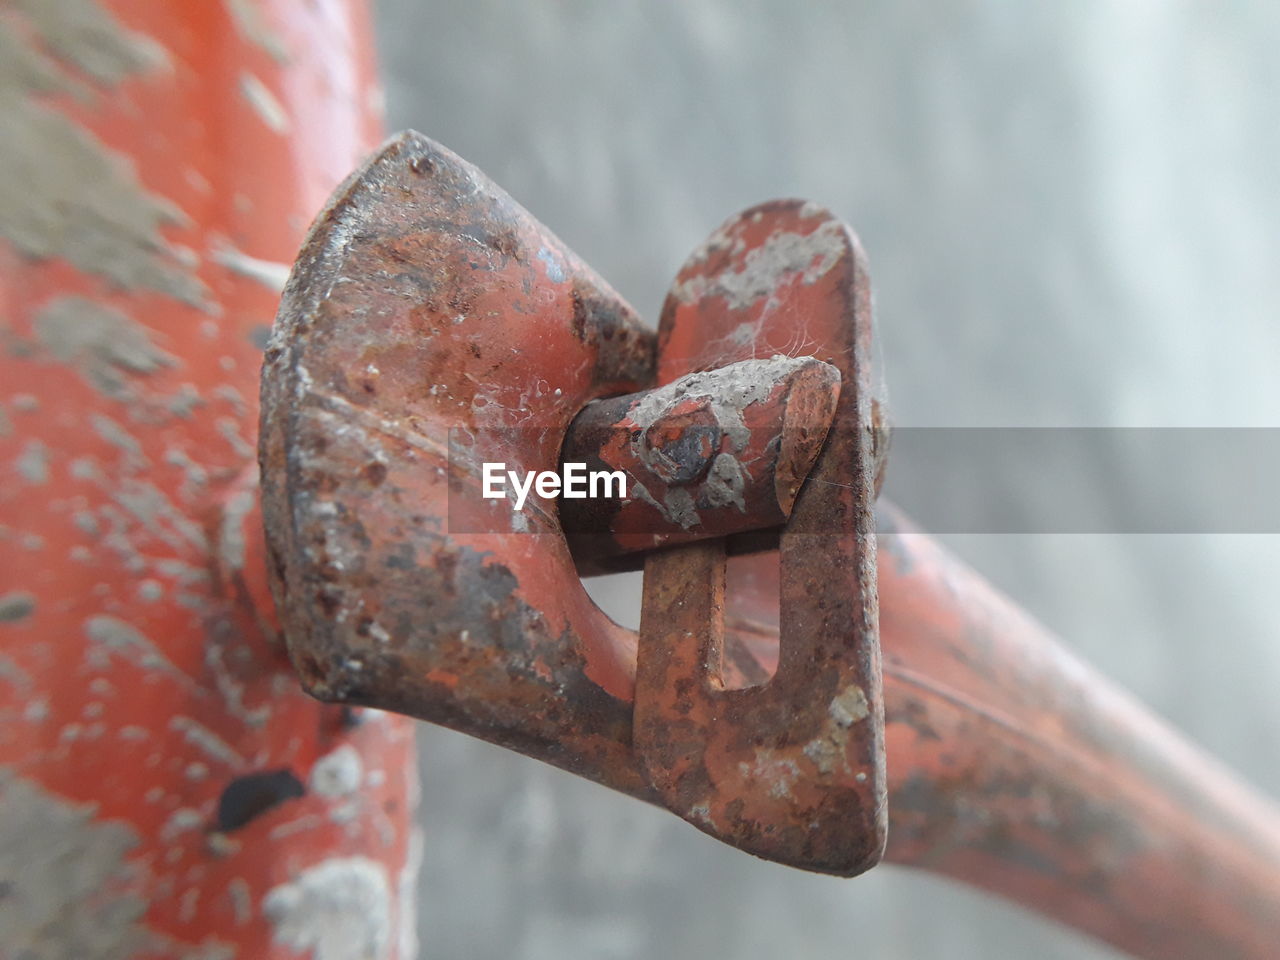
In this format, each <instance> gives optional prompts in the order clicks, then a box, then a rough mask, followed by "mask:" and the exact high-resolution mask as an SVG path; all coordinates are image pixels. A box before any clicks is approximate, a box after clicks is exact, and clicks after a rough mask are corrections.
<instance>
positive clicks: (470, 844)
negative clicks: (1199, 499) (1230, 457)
mask: <svg viewBox="0 0 1280 960" xmlns="http://www.w3.org/2000/svg"><path fill="white" fill-rule="evenodd" d="M1121 6H1123V9H1120V7H1121ZM380 33H381V53H382V57H383V61H384V66H385V69H386V76H387V87H388V102H389V110H390V123H391V125H392V127H393V128H394V127H402V126H413V127H416V128H418V129H420V130H422V131H423V132H425V133H427V134H428V135H430V136H432V137H434V138H436V139H438V140H440V141H442V142H443V143H445V144H446V145H448V146H450V147H451V148H452V149H454V150H456V151H457V152H458V153H460V154H461V155H463V156H464V157H466V158H468V159H469V160H471V161H473V162H475V163H477V164H478V165H479V166H481V167H482V168H483V169H484V170H485V171H486V172H488V173H489V174H490V175H491V176H492V177H493V178H494V179H495V180H496V181H498V182H499V183H501V184H502V185H503V186H505V187H506V188H507V189H508V190H509V191H510V192H511V193H512V194H513V195H514V196H515V197H516V198H517V199H518V200H520V201H521V202H522V203H524V204H525V205H526V206H527V207H528V208H529V209H530V210H532V211H533V213H534V214H535V215H536V216H538V217H539V218H540V219H542V220H543V221H544V222H545V223H547V224H548V225H550V226H551V227H552V229H554V230H555V231H557V232H558V233H559V234H560V235H561V236H562V237H563V238H564V240H565V241H566V242H568V243H569V245H570V246H572V247H573V248H575V249H576V250H577V251H578V252H579V253H580V254H582V255H583V256H584V257H585V258H586V259H587V260H588V261H589V262H590V263H592V264H593V265H594V266H595V267H596V268H597V269H598V270H599V271H600V272H601V273H602V274H603V275H604V276H606V277H608V278H609V279H610V280H611V282H612V283H613V284H614V285H615V286H616V287H617V288H618V289H619V290H620V291H621V292H622V293H623V295H624V296H626V297H627V298H628V299H630V300H631V302H632V303H633V304H634V305H635V306H636V307H638V308H639V309H640V310H641V311H642V312H644V313H645V314H646V315H648V316H650V317H653V316H655V314H656V311H657V308H658V306H659V304H660V303H661V300H662V297H663V295H664V293H665V290H666V287H667V284H668V283H669V282H670V279H671V277H672V275H673V273H674V271H675V269H676V267H677V266H678V264H679V263H680V261H681V260H682V259H683V258H684V256H685V255H686V254H687V253H688V252H689V250H690V249H691V248H692V247H693V246H694V245H695V244H696V243H697V242H698V241H699V240H701V238H702V237H703V236H705V234H706V233H707V232H708V231H709V230H711V229H712V228H713V227H715V226H716V225H717V224H718V223H719V222H720V221H721V220H723V219H724V218H725V217H726V216H728V215H729V214H730V213H732V212H734V211H735V210H737V209H739V208H741V207H744V206H746V205H749V204H751V203H754V202H756V201H759V200H763V199H767V198H770V197H774V196H786V195H799V196H804V197H809V198H812V199H815V200H818V201H820V202H822V203H824V204H826V205H828V206H830V207H832V208H833V209H835V210H836V211H837V212H839V213H840V214H842V215H843V216H845V217H846V218H847V219H848V220H849V221H850V222H851V223H853V224H854V226H855V227H856V229H857V230H858V231H859V233H860V235H861V237H862V240H863V242H864V244H865V246H866V248H867V250H868V251H869V253H870V256H871V262H872V271H873V274H872V275H873V277H874V279H875V282H876V290H877V298H878V314H879V320H880V325H881V336H882V340H883V343H884V353H885V362H886V369H887V375H888V380H889V384H890V390H891V398H892V409H893V411H894V416H895V420H896V422H897V423H899V424H903V425H910V426H1015V425H1020V426H1050V425H1071V426H1228V425H1240V426H1244V425H1249V426H1280V423H1278V422H1277V421H1278V420H1280V402H1278V401H1280V377H1277V376H1276V370H1277V363H1278V362H1280V324H1277V323H1275V319H1274V318H1275V314H1276V308H1277V305H1280V271H1277V270H1276V269H1275V267H1274V264H1275V263H1276V262H1277V259H1278V257H1280V230H1277V227H1278V226H1280V178H1278V177H1277V176H1276V173H1275V171H1276V169H1277V147H1278V146H1280V123H1278V121H1277V114H1276V111H1275V104H1276V102H1277V94H1280V89H1278V83H1277V81H1278V80H1280V61H1278V60H1277V59H1276V58H1275V56H1274V49H1275V46H1276V42H1277V39H1278V38H1280V7H1277V6H1275V5H1273V4H1268V3H1266V2H1264V0H1256V2H1241V3H1236V4H1232V5H1226V4H1211V3H1199V4H1191V3H1173V4H1155V3H1136V4H1128V5H1115V4H1108V3H1103V2H1096V3H1072V4H1011V3H1002V2H997V0H987V2H983V0H968V2H962V3H952V4H933V3H924V2H922V0H908V2H888V0H884V2H869V0H859V2H847V0H839V2H837V0H822V2H809V3H805V4H800V3H782V2H775V3H764V2H730V0H718V2H687V3H632V2H618V3H587V2H581V0H557V2H551V0H544V2H541V3H514V2H513V3H498V2H491V0H471V2H452V3H433V4H424V3H421V2H420V0H381V4H380ZM1205 494H1206V496H1211V495H1212V490H1211V489H1209V488H1206V490H1205ZM957 495H958V496H961V497H969V498H984V497H999V498H1006V499H1008V500H1009V501H1011V502H1012V503H1015V504H1016V503H1017V502H1018V498H1019V497H1020V496H1021V495H1022V494H1021V492H1020V489H1019V487H1018V485H1017V484H1014V483H1011V482H1010V483H1007V484H1006V485H1005V486H1004V487H1000V486H996V488H994V489H990V488H986V487H983V488H981V489H978V488H973V489H967V490H960V491H958V493H957ZM948 539H949V541H950V542H951V544H952V545H953V546H954V547H955V548H956V549H958V550H959V551H961V552H962V553H963V554H964V555H965V556H967V557H968V558H970V559H971V560H972V562H973V563H974V564H975V565H976V566H977V567H978V568H979V569H981V570H982V571H984V572H985V573H986V574H987V575H988V576H989V577H990V578H991V579H993V580H994V581H995V582H996V583H997V584H998V585H1000V586H1001V587H1003V588H1004V589H1005V590H1006V591H1008V592H1009V593H1011V594H1012V595H1013V596H1015V597H1017V598H1018V599H1019V600H1020V601H1021V602H1023V603H1024V604H1025V605H1026V606H1027V607H1028V608H1030V609H1031V610H1032V611H1033V612H1035V613H1036V614H1037V615H1038V616H1039V617H1040V618H1041V619H1043V620H1044V621H1046V622H1047V623H1048V624H1049V625H1050V626H1051V627H1053V628H1054V629H1055V630H1056V631H1058V632H1059V633H1061V634H1062V635H1063V636H1064V637H1066V638H1067V640H1068V642H1069V643H1071V644H1072V645H1073V646H1074V647H1076V648H1077V649H1079V650H1080V651H1081V652H1082V653H1083V654H1084V655H1085V656H1086V657H1087V658H1088V659H1090V660H1091V661H1093V662H1094V663H1095V664H1097V665H1098V666H1099V667H1101V668H1102V669H1103V670H1104V671H1105V672H1107V673H1108V674H1110V675H1112V676H1114V677H1116V678H1117V679H1118V680H1119V681H1121V682H1122V683H1124V684H1126V685H1127V686H1129V687H1130V688H1132V689H1133V690H1135V691H1136V692H1137V693H1138V694H1139V695H1140V696H1141V697H1142V698H1143V699H1144V700H1145V701H1146V702H1147V703H1149V704H1151V705H1152V706H1153V707H1154V708H1155V709H1156V710H1158V711H1159V712H1161V713H1163V714H1164V715H1166V716H1168V717H1170V718H1172V719H1173V720H1174V721H1175V722H1176V723H1177V724H1178V725H1179V726H1180V727H1181V728H1182V729H1184V730H1185V731H1187V732H1188V734H1189V735H1190V736H1191V737H1192V738H1194V739H1195V740H1197V741H1198V742H1200V743H1202V744H1204V745H1205V746H1206V747H1208V748H1209V749H1210V750H1211V751H1213V752H1215V753H1217V754H1219V755H1221V756H1222V757H1224V758H1225V759H1226V760H1227V761H1228V762H1230V763H1231V764H1233V765H1234V766H1236V767H1238V768H1239V769H1241V770H1243V771H1244V772H1245V773H1246V774H1247V775H1249V776H1250V777H1251V778H1252V779H1253V780H1255V781H1256V782H1258V783H1260V784H1261V785H1262V786H1263V787H1265V788H1267V789H1268V790H1270V791H1271V792H1272V793H1277V792H1280V763H1277V759H1278V758H1280V703H1278V702H1277V698H1276V690H1277V689H1278V687H1280V643H1277V634H1278V633H1280V631H1278V630H1277V626H1276V618H1275V615H1274V608H1273V604H1272V603H1271V596H1272V594H1273V592H1274V591H1273V585H1274V584H1275V583H1276V582H1277V581H1280V538H1276V537H1263V536H1226V535H1215V536H1159V537H1156V536H1120V535H1098V536H1081V535H1076V536H1065V535H1056V536H1055V535H1041V536H1013V535H1005V536H992V535H970V536H953V537H949V538H948ZM637 589H638V588H637V587H636V585H635V584H634V582H630V583H622V584H616V583H615V584H610V585H608V586H607V587H606V591H607V592H609V593H610V596H609V597H608V598H607V602H608V604H609V606H610V609H612V610H617V611H619V614H618V615H619V616H621V617H623V618H624V619H626V618H634V617H635V611H636V609H637V604H638V596H637ZM421 751H422V759H423V790H424V794H425V801H424V820H425V825H426V829H427V853H426V867H425V871H424V876H423V883H422V914H421V931H422V941H423V951H424V956H431V957H439V958H444V957H450V958H452V957H468V958H485V957H495V958H496V957H503V958H506V957H531V958H543V957H546V958H552V957H556V958H559V957H577V956H584V957H605V958H615V957H616V958H632V957H635V958H640V957H670V958H684V957H690V958H692V957H733V958H737V960H754V958H775V957H798V956H815V957H817V956H857V957H859V958H863V960H879V958H904V957H920V958H931V960H932V958H936V960H942V958H947V960H962V958H974V960H977V958H982V960H988V958H992V957H1028V956H1035V957H1038V958H1045V960H1062V958H1088V957H1106V956H1113V954H1111V953H1109V952H1108V951H1106V950H1104V949H1102V948H1100V947H1097V946H1094V945H1092V944H1089V943H1086V942H1085V941H1083V940H1082V939H1080V938H1078V937H1076V936H1075V935H1073V934H1071V933H1069V932H1066V931H1063V930H1061V929H1058V928H1056V927H1051V926H1049V925H1048V924H1046V923H1042V922H1041V921H1038V920H1036V919H1035V918H1032V917H1030V916H1028V915H1026V914H1023V913H1021V912H1019V911H1017V910H1014V909H1012V908H1009V907H1006V906H1003V905H1002V904H1000V903H998V902H995V901H991V900H989V899H987V898H985V897H983V896H981V895H979V894H977V893H972V892H969V891H967V890H964V889H961V888H958V887H954V886H952V885H950V884H947V883H944V882H942V881H938V880H934V879H932V878H929V877H926V876H922V875H917V874H913V873H908V872H905V871H902V870H899V869H896V868H893V867H884V868H880V869H877V870H876V871H874V872H873V873H872V874H871V875H869V876H867V877H865V878H862V879H859V880H856V881H840V880H832V879H827V878H821V877H813V876H807V875H804V874H801V873H798V872H794V871H790V870H787V869H784V868H781V867H776V866H772V865H769V864H765V863H760V862H756V861H754V860H752V859H750V858H748V857H745V856H742V855H740V854H737V853H735V852H734V851H732V850H729V849H727V848H724V847H721V846H719V845H717V844H716V843H715V842H713V841H711V840H709V839H707V838H705V837H703V836H702V835H701V834H699V833H697V832H695V831H694V830H693V829H691V828H689V827H686V826H685V825H683V824H682V823H680V822H678V821H677V820H675V819H674V818H673V817H671V816H669V815H667V814H665V813H662V812H660V811H657V810H651V809H648V808H646V807H644V806H642V805H641V804H639V803H636V802H634V801H631V800H628V799H626V798H623V797H620V796H616V795H613V794H610V793H609V792H607V791H605V790H603V789H602V788H598V787H595V786H594V785H591V784H588V783H584V782H580V781H577V780H575V779H573V778H571V777H569V776H568V775H565V774H561V773H559V772H558V771H555V770H552V769H550V768H546V767H543V766H541V765H538V764H536V763H533V762H532V761H526V760H524V759H523V758H520V757H517V756H514V755H510V754H507V753H504V752H502V751H499V750H497V749H495V748H491V747H487V746H485V745H483V744H480V743H476V742H472V741H470V740H467V739H464V738H462V737H459V736H457V735H454V734H451V733H449V732H447V731H442V730H437V729H432V728H425V727H424V728H423V729H422V735H421ZM890 759H891V760H892V758H890Z"/></svg>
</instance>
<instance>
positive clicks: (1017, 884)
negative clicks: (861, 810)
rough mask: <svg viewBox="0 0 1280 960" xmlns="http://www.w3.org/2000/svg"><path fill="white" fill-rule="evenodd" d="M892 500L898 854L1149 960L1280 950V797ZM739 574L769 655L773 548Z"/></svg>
mask: <svg viewBox="0 0 1280 960" xmlns="http://www.w3.org/2000/svg"><path fill="white" fill-rule="evenodd" d="M880 513H881V526H882V528H884V529H885V531H886V532H884V533H882V534H881V535H880V537H879V542H880V551H879V563H878V567H879V582H880V636H881V646H882V651H883V657H884V696H885V752H886V758H887V766H888V775H889V845H888V849H887V851H886V859H887V860H888V861H891V862H896V863H900V864H905V865H909V866H913V867H920V868H923V869H926V870H930V871H932V872H936V873H941V874H945V875H947V876H949V877H952V878H954V879H957V880H961V881H963V882H965V883H968V884H972V885H974V886H977V887H981V888H983V889H985V890H988V891H991V892H993V893H996V894H999V895H1000V896H1002V897H1005V898H1007V899H1010V900H1013V901H1015V902H1017V903H1021V904H1022V905H1024V906H1026V907H1029V908H1031V909H1033V910H1035V911H1037V912H1039V913H1042V914H1044V915H1046V916H1049V917H1052V918H1054V919H1057V920H1059V921H1061V922H1063V923H1065V924H1068V925H1070V926H1072V927H1076V928H1077V929H1080V930H1082V931H1085V932H1087V933H1090V934H1092V935H1093V936H1096V937H1098V938H1099V939H1102V940H1105V941H1107V942H1108V943H1111V944H1113V945H1115V946H1116V947H1119V948H1120V949H1122V950H1125V951H1126V952H1128V953H1132V954H1133V955H1135V956H1140V957H1148V958H1151V960H1224V958H1233V960H1268V958H1271V957H1274V956H1275V955H1276V944H1277V943H1280V812H1278V811H1277V810H1276V808H1275V806H1274V805H1273V804H1271V803H1269V802H1268V801H1266V800H1263V799H1261V798H1260V797H1258V795H1257V794H1256V793H1255V792H1254V791H1253V790H1252V789H1251V788H1249V787H1248V786H1246V785H1245V784H1243V783H1242V782H1241V781H1240V780H1239V779H1238V778H1237V777H1236V776H1235V775H1234V774H1232V773H1231V772H1230V771H1229V770H1226V769H1225V768H1224V767H1222V765H1221V764H1219V763H1218V762H1217V761H1215V760H1213V759H1212V758H1211V757H1209V756H1207V755H1206V754H1204V753H1203V752H1201V751H1199V750H1197V749H1195V748H1194V747H1192V746H1190V745H1189V744H1188V743H1187V742H1186V741H1185V740H1184V739H1182V738H1181V737H1180V736H1179V735H1178V734H1176V733H1175V732H1174V731H1173V730H1171V729H1170V728H1169V727H1168V726H1166V725H1165V724H1164V723H1162V722H1160V721H1159V720H1157V719H1156V718H1155V717H1153V716H1152V715H1151V714H1150V713H1149V712H1148V711H1147V710H1145V709H1144V708H1143V707H1142V706H1141V705H1139V704H1138V703H1137V702H1135V701H1134V700H1133V699H1132V698H1131V697H1130V696H1128V695H1127V694H1125V693H1124V692H1122V691H1120V690H1119V689H1117V688H1116V687H1115V686H1114V685H1113V684H1112V683H1111V682H1110V681H1108V680H1107V679H1106V678H1105V677H1102V676H1101V675H1099V674H1098V673H1096V672H1095V671H1094V670H1092V669H1091V668H1089V667H1088V666H1086V665H1085V664H1083V663H1082V662H1080V661H1079V660H1078V659H1076V658H1075V657H1074V656H1072V655H1071V654H1070V653H1069V652H1068V651H1067V650H1066V649H1064V648H1063V647H1062V645H1061V644H1060V643H1059V642H1058V641H1056V640H1055V639H1054V638H1053V637H1052V636H1051V635H1050V634H1049V633H1048V632H1047V631H1046V630H1045V629H1044V628H1043V627H1041V626H1040V625H1039V624H1037V623H1036V622H1034V621H1033V620H1031V619H1030V618H1029V617H1028V616H1027V615H1026V614H1025V613H1023V612H1022V611H1020V610H1019V609H1018V608H1017V606H1016V605H1014V604H1013V603H1012V602H1011V601H1010V600H1008V599H1007V598H1006V597H1004V596H1003V595H1001V594H1000V593H999V592H997V591H996V590H994V589H993V588H992V587H991V586H990V585H989V584H987V583H986V582H985V581H984V580H983V579H982V578H981V577H979V576H978V575H977V574H976V573H974V572H973V571H972V570H971V569H969V568H968V567H967V566H965V565H964V564H963V563H961V562H960V561H959V560H957V559H956V558H955V557H953V556H952V555H950V554H949V553H948V552H947V551H946V550H945V549H943V548H942V547H941V546H939V545H938V544H937V542H936V541H934V540H933V539H931V538H930V537H928V536H927V535H925V534H923V533H920V532H918V531H914V530H913V529H912V528H911V526H910V524H909V522H908V521H907V520H905V519H904V518H903V517H902V516H901V515H900V514H898V513H897V512H896V511H895V510H894V508H892V507H890V506H884V505H882V506H881V508H880ZM729 583H730V592H731V596H730V599H729V602H728V609H729V610H730V611H731V614H730V616H731V620H730V624H729V629H730V630H731V631H732V632H733V634H734V635H735V637H736V638H737V640H738V641H739V642H741V643H743V644H744V645H745V646H747V647H749V648H750V649H751V650H752V651H753V652H754V653H755V654H756V656H757V657H758V659H759V660H761V661H762V662H763V663H764V664H766V666H767V665H768V664H769V663H770V662H771V660H772V659H773V658H776V649H775V648H774V646H773V641H772V639H771V638H770V637H769V635H768V629H769V628H770V627H771V626H772V624H774V623H776V617H777V613H776V600H774V599H773V598H774V597H776V595H777V594H776V591H777V565H776V562H775V560H774V558H773V557H772V556H770V555H767V554H766V555H756V556H752V557H740V558H734V559H731V560H730V579H729ZM735 584H736V589H735ZM762 627H763V628H764V632H763V633H762Z"/></svg>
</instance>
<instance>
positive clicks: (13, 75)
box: [0, 0, 206, 304]
mask: <svg viewBox="0 0 1280 960" xmlns="http://www.w3.org/2000/svg"><path fill="white" fill-rule="evenodd" d="M20 6H22V7H23V8H24V10H25V12H26V13H27V15H28V17H29V18H30V19H31V23H32V26H33V27H34V28H36V30H37V34H38V36H39V38H40V40H41V42H42V44H43V45H44V47H45V49H48V50H49V51H50V52H51V54H52V57H53V58H56V59H57V62H58V63H60V64H61V65H62V66H65V67H68V68H70V69H72V70H76V71H79V72H80V73H82V74H83V75H85V76H87V77H88V78H89V79H90V80H91V81H92V82H93V83H95V84H98V85H102V86H106V87H110V86H113V85H115V84H117V83H119V82H120V81H121V80H123V79H124V78H125V77H126V76H128V75H131V74H134V73H139V72H142V71H144V70H147V69H150V68H152V67H153V66H154V64H155V63H156V62H157V57H156V50H157V48H156V46H155V44H153V43H151V42H149V41H147V40H145V39H144V38H140V37H138V36H137V35H134V34H130V33H128V32H126V31H124V30H122V29H120V28H119V27H118V26H117V25H116V24H115V23H114V21H113V20H111V18H110V17H109V16H108V15H107V14H106V13H105V12H103V11H102V10H101V8H100V7H98V6H97V4H95V3H93V2H92V0H73V2H64V3H45V2H42V0H23V3H22V4H20ZM12 30H13V28H12V27H11V26H9V25H8V24H7V23H6V22H0V31H5V32H8V31H12ZM20 46H22V43H21V41H20V40H19V39H17V38H15V37H13V36H9V37H7V38H6V39H5V40H4V41H3V42H2V44H0V47H3V48H9V49H12V48H16V47H20ZM24 62H25V63H26V64H27V66H26V68H25V69H22V68H15V69H10V70H0V84H3V87H0V126H2V127H3V129H4V130H5V149H4V150H3V151H0V236H3V237H5V238H7V239H8V240H9V241H10V242H11V243H13V244H14V246H15V247H17V249H18V250H20V251H22V252H23V253H25V254H26V255H27V256H30V257H34V258H38V259H51V258H63V259H66V260H68V261H69V262H71V263H72V264H74V265H75V266H76V267H78V268H79V269H81V270H84V271H86V272H89V273H93V274H96V275H98V276H102V277H105V278H106V279H108V280H110V281H111V282H113V283H115V284H117V285H119V286H121V287H123V288H125V289H139V288H145V289H151V290H156V291H159V292H161V293H166V294H169V295H171V296H173V297H176V298H177V299H179V300H182V301H184V302H186V303H190V304H203V303H204V302H205V297H206V291H205V289H204V286H203V284H202V283H201V282H200V281H199V280H198V279H197V278H196V277H195V275H194V274H193V273H192V272H191V271H190V269H189V268H188V267H187V266H185V265H184V264H183V263H182V262H181V259H180V258H179V257H178V256H177V255H176V254H175V253H174V251H173V250H172V249H170V247H169V246H168V244H167V243H166V241H165V239H164V236H163V234H162V232H161V231H162V227H164V226H165V225H167V224H175V223H182V222H184V221H185V217H184V216H183V215H182V213H181V212H180V211H179V210H178V209H177V208H176V207H175V206H174V205H173V204H172V203H170V202H169V201H167V200H165V199H163V198H161V197H157V196H155V195H153V194H151V193H149V192H148V191H147V190H146V189H145V188H144V187H143V186H142V185H141V184H140V183H139V182H138V180H137V176H136V174H135V173H134V171H133V170H132V169H131V165H130V164H129V162H128V160H127V159H126V158H125V157H122V156H120V155H118V154H115V153H113V152H112V151H111V150H109V149H108V148H107V147H106V146H104V145H103V144H102V143H101V142H100V141H99V140H97V139H96V138H95V137H94V136H92V135H91V134H89V133H88V132H87V131H85V130H84V129H83V128H82V127H80V126H78V125H76V124H74V123H73V122H71V121H70V120H69V119H67V118H66V117H65V116H63V115H62V114H61V113H59V112H58V111H55V110H52V109H49V108H47V107H45V106H43V105H42V104H40V103H39V102H38V98H39V96H40V95H41V94H45V93H49V92H51V90H52V89H58V88H59V87H61V86H62V85H63V84H62V82H61V81H59V80H57V79H55V78H57V77H59V76H60V73H61V71H60V70H59V68H58V66H57V64H55V63H54V61H53V59H49V60H44V61H42V60H41V59H40V57H39V55H38V54H37V53H34V52H29V53H28V54H27V55H26V59H25V61H24ZM51 84H52V87H51Z"/></svg>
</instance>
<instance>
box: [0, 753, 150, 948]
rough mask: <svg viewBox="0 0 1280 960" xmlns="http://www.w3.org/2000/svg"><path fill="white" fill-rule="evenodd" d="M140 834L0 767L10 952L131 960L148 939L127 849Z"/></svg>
mask: <svg viewBox="0 0 1280 960" xmlns="http://www.w3.org/2000/svg"><path fill="white" fill-rule="evenodd" d="M137 844H138V836H137V834H136V833H135V832H134V831H133V830H132V829H130V827H129V826H127V825H126V824H124V823H121V822H118V821H103V820H98V819H96V817H95V811H94V809H93V807H92V806H90V805H87V804H74V803H68V802H67V801H65V800H63V799H61V798H60V797H58V796H56V795H54V794H52V793H50V792H49V791H47V790H45V789H43V788H41V787H40V786H38V785H36V784H33V783H30V782H29V781H27V780H24V779H22V778H21V777H19V776H17V775H16V774H14V773H12V772H11V771H8V770H3V769H0V885H2V886H3V891H4V895H3V896H0V931H3V934H0V936H3V947H4V951H5V953H6V955H12V956H14V957H18V956H22V957H33V958H35V957H38V958H40V960H129V958H131V957H133V956H135V955H137V954H140V953H142V952H143V951H144V950H145V949H146V948H147V947H148V946H149V940H150V937H149V935H148V932H147V930H146V928H145V927H144V926H143V924H142V915H143V913H144V912H145V910H146V902H145V901H144V900H143V899H142V897H141V896H140V895H139V892H138V890H137V868H136V867H133V866H131V865H130V864H129V862H128V860H127V857H128V854H129V852H130V851H131V850H132V849H133V848H134V847H136V846H137Z"/></svg>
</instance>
